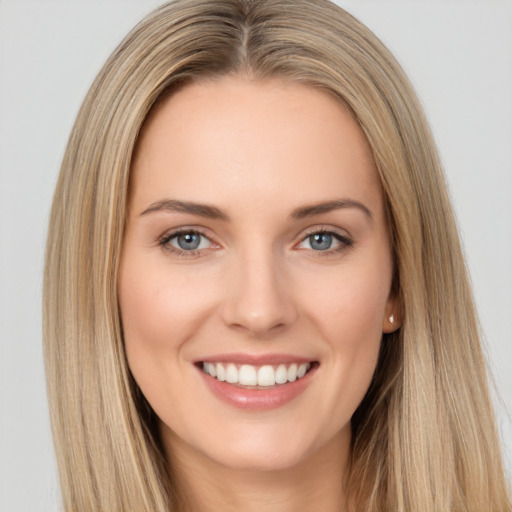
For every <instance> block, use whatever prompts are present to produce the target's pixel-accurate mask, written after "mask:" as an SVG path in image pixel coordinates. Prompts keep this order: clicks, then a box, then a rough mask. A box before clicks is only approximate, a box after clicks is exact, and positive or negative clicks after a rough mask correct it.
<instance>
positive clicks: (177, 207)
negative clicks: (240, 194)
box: [141, 199, 229, 220]
mask: <svg viewBox="0 0 512 512" xmlns="http://www.w3.org/2000/svg"><path fill="white" fill-rule="evenodd" d="M160 211H169V212H178V213H190V214H192V215H199V216H200V217H207V218H209V219H215V220H229V217H228V216H227V215H226V214H225V213H224V212H223V211H222V210H219V208H216V207H215V206H210V205H207V204H201V203H194V202H192V201H178V200H177V199H164V200H162V201H157V202H155V203H152V204H150V205H149V206H148V208H146V209H145V210H144V211H143V212H142V213H141V215H147V214H148V213H153V212H160Z"/></svg>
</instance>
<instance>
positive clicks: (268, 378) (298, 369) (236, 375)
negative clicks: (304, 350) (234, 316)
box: [195, 355, 320, 411]
mask: <svg viewBox="0 0 512 512" xmlns="http://www.w3.org/2000/svg"><path fill="white" fill-rule="evenodd" d="M227 361H229V362H227ZM195 366H196V367H197V369H198V371H199V375H200V376H201V377H202V380H203V382H204V383H205V384H206V386H207V388H209V389H210V391H211V392H212V393H213V394H214V396H216V397H217V398H218V399H220V400H221V401H223V402H225V403H227V404H229V405H231V406H234V407H236V408H239V409H245V410H249V411H250V410H252V411H264V410H269V409H274V408H276V407H281V406H284V405H285V404H287V403H289V402H291V401H293V400H294V399H296V398H297V397H299V396H300V395H302V394H303V393H304V392H305V390H306V389H307V388H308V387H309V385H310V383H311V382H312V380H313V379H314V378H315V377H314V376H315V375H316V374H317V373H318V369H319V366H320V364H319V362H318V361H314V360H310V361H308V360H307V359H303V358H295V357H293V356H282V355H281V356H280V355H274V356H269V355H267V356H265V357H250V356H244V355H238V356H237V355H230V356H227V357H223V356H221V357H218V359H217V358H215V359H213V358H211V359H209V360H206V361H204V360H203V361H198V362H196V363H195Z"/></svg>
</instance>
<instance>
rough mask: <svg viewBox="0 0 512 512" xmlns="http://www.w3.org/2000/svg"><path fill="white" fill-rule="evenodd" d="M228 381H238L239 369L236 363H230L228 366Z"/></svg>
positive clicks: (232, 382)
mask: <svg viewBox="0 0 512 512" xmlns="http://www.w3.org/2000/svg"><path fill="white" fill-rule="evenodd" d="M226 382H229V383H230V384H236V383H237V382H238V370H237V367H236V366H235V365H234V364H228V367H227V368H226Z"/></svg>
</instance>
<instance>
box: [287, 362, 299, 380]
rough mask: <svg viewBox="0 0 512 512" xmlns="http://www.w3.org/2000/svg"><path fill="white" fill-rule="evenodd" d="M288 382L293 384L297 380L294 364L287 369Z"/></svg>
mask: <svg viewBox="0 0 512 512" xmlns="http://www.w3.org/2000/svg"><path fill="white" fill-rule="evenodd" d="M288 380H289V381H290V382H295V381H296V380H297V365H296V364H295V363H294V364H292V365H290V368H288Z"/></svg>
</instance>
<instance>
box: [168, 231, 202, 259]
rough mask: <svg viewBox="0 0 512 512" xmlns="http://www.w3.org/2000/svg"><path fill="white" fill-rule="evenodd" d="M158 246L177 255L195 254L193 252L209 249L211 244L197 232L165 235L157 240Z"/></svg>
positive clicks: (178, 232)
mask: <svg viewBox="0 0 512 512" xmlns="http://www.w3.org/2000/svg"><path fill="white" fill-rule="evenodd" d="M158 243H159V245H161V246H162V247H163V248H164V249H166V250H168V251H170V252H173V253H176V254H177V255H185V254H187V253H188V255H193V254H195V251H201V250H202V249H209V248H211V246H212V242H211V241H210V240H209V239H208V238H207V237H206V236H204V235H203V234H201V233H199V232H198V231H193V230H190V231H185V230H184V231H177V232H174V233H170V234H167V235H165V236H163V237H162V238H161V239H160V240H159V242H158Z"/></svg>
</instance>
